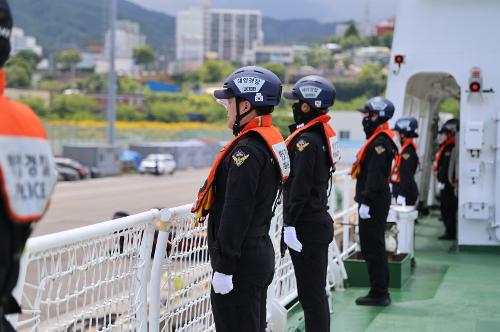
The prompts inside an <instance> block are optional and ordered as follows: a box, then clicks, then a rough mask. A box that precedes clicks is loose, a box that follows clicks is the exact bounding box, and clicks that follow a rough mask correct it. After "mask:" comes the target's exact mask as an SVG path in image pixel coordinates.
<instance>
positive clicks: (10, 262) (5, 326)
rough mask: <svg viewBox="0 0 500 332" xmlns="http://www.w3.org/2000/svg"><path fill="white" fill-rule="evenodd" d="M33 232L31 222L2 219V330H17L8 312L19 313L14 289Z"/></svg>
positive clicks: (0, 241) (0, 236)
mask: <svg viewBox="0 0 500 332" xmlns="http://www.w3.org/2000/svg"><path fill="white" fill-rule="evenodd" d="M30 234H31V224H30V223H26V224H17V223H12V222H11V221H8V220H5V219H4V218H2V219H0V287H1V299H0V332H7V331H15V330H14V329H13V328H12V326H11V325H10V324H9V323H8V321H7V320H6V319H5V315H6V314H13V313H19V312H20V308H19V305H18V304H17V303H16V302H15V300H14V299H13V297H12V291H13V289H14V287H16V284H17V278H18V276H19V262H20V259H21V255H22V251H23V248H24V246H25V244H26V240H27V239H28V237H29V236H30Z"/></svg>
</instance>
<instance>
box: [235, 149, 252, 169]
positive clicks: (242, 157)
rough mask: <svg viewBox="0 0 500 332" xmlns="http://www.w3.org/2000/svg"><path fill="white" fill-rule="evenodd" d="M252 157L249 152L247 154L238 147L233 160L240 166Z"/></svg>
mask: <svg viewBox="0 0 500 332" xmlns="http://www.w3.org/2000/svg"><path fill="white" fill-rule="evenodd" d="M248 157H250V155H249V154H246V153H245V152H243V151H242V150H241V149H238V150H237V151H236V152H235V153H234V154H233V162H234V164H235V165H236V166H238V167H240V166H241V165H243V163H244V162H245V161H246V160H247V159H248Z"/></svg>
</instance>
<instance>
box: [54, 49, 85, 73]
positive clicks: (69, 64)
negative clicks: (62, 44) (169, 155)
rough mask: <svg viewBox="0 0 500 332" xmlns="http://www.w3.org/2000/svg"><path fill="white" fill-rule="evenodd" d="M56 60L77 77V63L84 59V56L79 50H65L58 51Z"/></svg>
mask: <svg viewBox="0 0 500 332" xmlns="http://www.w3.org/2000/svg"><path fill="white" fill-rule="evenodd" d="M54 60H55V61H56V63H57V64H58V65H59V66H60V67H61V69H62V70H69V71H71V75H72V76H73V77H75V70H76V65H77V64H79V63H80V62H81V61H82V57H81V56H80V53H79V52H78V51H77V50H72V49H69V50H64V51H62V52H59V53H56V55H55V57H54Z"/></svg>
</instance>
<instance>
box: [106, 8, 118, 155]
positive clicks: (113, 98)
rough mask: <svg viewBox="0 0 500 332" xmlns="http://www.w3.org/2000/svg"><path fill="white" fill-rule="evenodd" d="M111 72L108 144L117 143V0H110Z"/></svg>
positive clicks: (109, 82) (109, 81)
mask: <svg viewBox="0 0 500 332" xmlns="http://www.w3.org/2000/svg"><path fill="white" fill-rule="evenodd" d="M109 2H110V6H109V30H110V36H109V39H110V40H109V41H110V42H109V72H108V86H109V88H108V132H107V134H108V135H107V136H108V144H109V145H111V146H113V145H114V144H115V121H116V72H115V47H116V17H117V12H118V3H117V0H109Z"/></svg>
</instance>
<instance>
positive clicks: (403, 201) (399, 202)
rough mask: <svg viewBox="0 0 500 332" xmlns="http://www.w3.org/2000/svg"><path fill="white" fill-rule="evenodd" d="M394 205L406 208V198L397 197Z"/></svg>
mask: <svg viewBox="0 0 500 332" xmlns="http://www.w3.org/2000/svg"><path fill="white" fill-rule="evenodd" d="M396 204H397V205H401V206H406V197H404V196H401V195H398V197H397V198H396Z"/></svg>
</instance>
